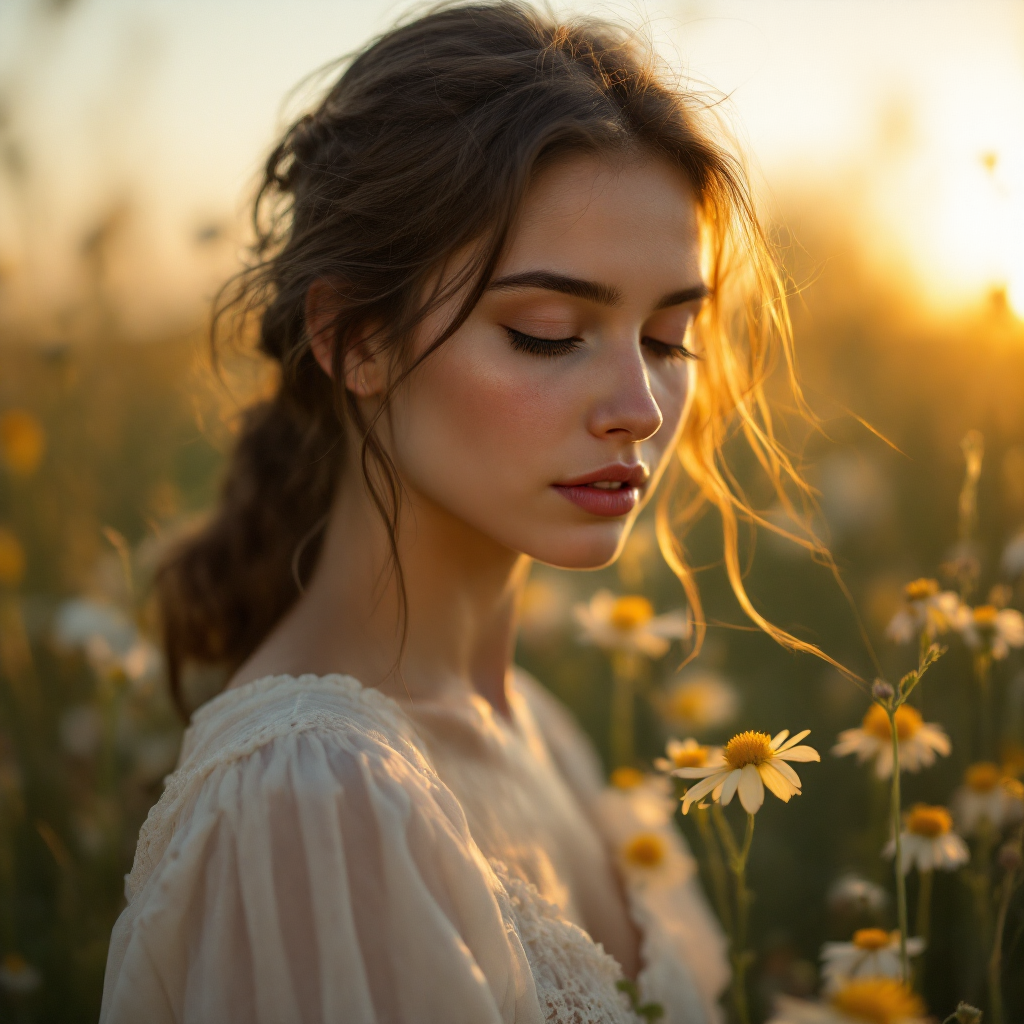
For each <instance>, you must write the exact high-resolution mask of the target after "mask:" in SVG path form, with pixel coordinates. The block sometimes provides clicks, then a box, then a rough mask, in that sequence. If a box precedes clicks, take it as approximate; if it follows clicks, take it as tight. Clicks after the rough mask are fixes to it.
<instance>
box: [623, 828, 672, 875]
mask: <svg viewBox="0 0 1024 1024" xmlns="http://www.w3.org/2000/svg"><path fill="white" fill-rule="evenodd" d="M667 852H668V846H667V844H666V842H665V840H664V839H663V838H662V837H661V836H660V835H658V834H657V833H656V832H641V833H640V835H637V836H634V837H633V838H632V839H630V840H629V842H628V843H626V845H625V846H624V847H623V848H622V859H623V860H624V861H625V862H626V864H628V865H629V866H630V867H634V868H643V869H645V870H647V871H651V870H653V869H654V868H658V867H661V865H662V864H664V863H665V855H666V853H667Z"/></svg>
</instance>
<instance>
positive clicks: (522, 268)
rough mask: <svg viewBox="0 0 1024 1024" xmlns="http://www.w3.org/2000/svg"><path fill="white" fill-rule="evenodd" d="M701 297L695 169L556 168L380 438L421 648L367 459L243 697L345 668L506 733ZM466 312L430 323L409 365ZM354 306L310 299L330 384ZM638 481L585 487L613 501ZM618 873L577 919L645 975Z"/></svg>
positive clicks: (658, 468)
mask: <svg viewBox="0 0 1024 1024" xmlns="http://www.w3.org/2000/svg"><path fill="white" fill-rule="evenodd" d="M538 275H546V276H545V277H541V276H538ZM567 281H568V282H577V284H574V285H566V282H567ZM579 282H586V283H588V284H587V286H586V287H582V288H581V287H579V286H578V283H579ZM552 284H554V285H556V287H552ZM563 286H564V287H563ZM593 286H596V287H593ZM704 291H705V289H704V286H703V282H702V279H701V274H700V232H699V227H698V221H697V213H696V205H695V201H694V196H693V193H692V190H691V189H690V187H689V185H688V183H687V181H686V179H685V177H684V176H683V174H682V173H681V172H680V171H678V170H676V169H675V168H673V167H671V166H670V165H669V164H668V163H667V162H664V161H662V160H659V159H657V158H654V157H645V156H643V155H641V154H634V155H631V156H628V157H626V156H622V157H607V156H596V155H583V154H579V155H572V156H568V157H565V158H562V159H561V160H559V161H557V162H555V163H553V164H551V165H550V166H548V167H547V168H545V169H544V170H543V171H541V172H540V173H539V174H538V176H537V179H536V180H535V182H534V184H533V186H532V187H531V189H530V191H529V192H528V194H527V197H526V200H525V202H524V205H523V208H522V210H521V213H520V216H519V218H518V220H517V223H516V227H515V230H514V232H513V235H512V237H511V239H510V242H509V245H508V247H507V250H506V252H505V254H504V256H503V258H502V260H501V263H500V266H499V267H498V270H497V272H496V273H495V275H494V276H493V278H492V284H491V286H490V287H488V289H487V290H486V291H485V293H484V295H483V297H482V299H481V300H480V302H479V303H478V304H477V306H476V307H475V308H474V310H473V311H472V313H471V315H470V316H469V318H468V319H467V320H466V322H465V323H464V324H463V325H462V326H461V327H460V328H459V329H458V331H456V333H455V334H454V335H453V336H452V337H451V338H450V339H449V340H448V341H446V342H445V343H444V344H443V345H442V346H441V347H440V348H439V349H437V350H436V351H435V352H433V353H432V354H431V355H430V356H429V357H428V358H427V359H426V360H425V361H424V362H423V363H422V364H421V365H420V366H419V367H417V368H416V370H415V371H414V372H413V373H412V374H411V375H410V376H409V377H408V378H407V379H406V381H405V382H404V383H403V384H402V385H401V387H400V388H399V390H398V391H397V393H396V394H395V395H394V397H393V399H392V402H391V405H390V407H389V409H388V412H387V414H386V416H385V417H383V418H382V421H381V423H380V424H379V425H378V430H380V432H381V436H382V438H383V440H384V442H385V444H386V447H387V450H388V452H389V454H390V455H391V457H392V459H393V460H394V463H395V465H396V467H397V470H398V473H399V476H400V478H401V480H402V483H403V487H404V489H405V498H404V502H403V506H402V515H401V519H400V523H399V534H398V536H399V554H400V558H401V564H402V569H403V573H404V578H405V587H406V593H407V600H408V605H407V607H408V619H407V634H406V637H405V642H404V645H403V644H402V638H401V636H400V634H399V631H398V630H397V629H396V622H397V621H398V617H399V597H398V593H397V587H396V585H395V578H394V575H393V574H391V573H389V572H388V571H387V568H386V567H387V554H388V544H387V537H386V533H385V530H384V527H383V525H382V524H381V522H380V519H379V516H378V515H377V513H376V511H375V510H374V508H373V506H372V503H371V501H370V498H369V495H368V493H367V490H366V487H365V485H364V483H363V480H362V477H361V473H360V471H359V467H358V465H352V464H351V462H352V461H354V460H350V461H349V464H347V465H346V466H345V467H344V469H343V470H342V473H341V479H340V481H339V485H338V490H337V496H336V498H335V501H334V503H333V505H332V508H331V512H330V516H329V520H328V523H327V526H326V532H325V537H324V543H323V548H322V550H321V554H320V557H319V560H318V563H317V567H316V569H315V571H314V573H313V577H312V579H311V580H310V583H309V585H308V587H307V588H306V590H305V592H304V594H303V595H302V596H301V597H300V599H299V600H298V602H297V603H296V604H295V606H294V607H293V608H292V609H291V611H290V612H289V613H288V614H287V615H286V616H285V617H284V619H283V620H282V621H281V622H280V623H279V624H278V626H277V627H276V628H275V629H274V630H273V632H272V633H271V634H270V636H269V637H268V638H267V639H266V640H265V642H264V643H263V644H262V645H261V646H260V647H259V648H258V649H257V651H256V652H255V653H254V654H253V656H252V657H251V658H250V659H249V660H248V661H247V662H246V663H245V664H244V665H242V667H241V668H240V669H239V671H238V672H237V674H236V675H235V676H234V678H233V679H232V682H231V684H230V685H231V686H238V685H241V684H243V683H246V682H249V681H251V680H254V679H257V678H260V677H262V676H266V675H273V674H282V673H288V674H293V675H298V674H300V673H303V672H313V673H317V674H327V673H332V672H345V673H348V674H350V675H352V676H354V677H355V678H357V679H359V680H360V681H361V682H362V683H363V684H364V685H365V686H372V687H376V688H378V689H380V690H381V691H382V692H384V693H386V694H388V695H389V696H391V697H393V698H395V699H396V700H400V701H403V700H404V701H408V700H413V701H415V700H432V699H438V698H441V699H444V698H446V697H450V696H458V695H466V694H476V695H479V696H481V697H483V698H484V699H485V700H487V701H488V702H489V703H490V704H491V705H492V706H493V707H494V709H495V710H496V711H497V712H498V713H499V714H500V715H503V716H505V717H506V719H507V718H508V716H509V714H510V710H509V703H508V698H507V692H506V685H507V681H508V679H509V678H510V672H511V663H512V657H513V652H514V646H515V628H516V619H517V609H518V606H519V602H520V598H521V595H522V591H523V588H524V586H525V584H526V580H527V577H528V574H529V568H530V564H531V562H532V561H533V560H534V559H536V560H539V561H542V562H545V563H548V564H551V565H556V566H560V567H564V568H573V569H594V568H599V567H602V566H605V565H607V564H609V563H610V562H611V561H613V560H614V559H615V558H616V557H617V555H618V554H619V553H620V552H621V550H622V547H623V545H624V544H625V541H626V539H627V537H628V535H629V531H630V529H631V528H632V525H633V523H634V522H635V520H636V517H637V515H638V514H639V512H640V510H641V508H642V507H643V505H644V504H645V503H646V501H647V500H648V499H649V498H650V496H651V494H652V493H653V491H654V489H655V487H656V486H657V483H658V481H659V480H660V478H661V476H662V474H663V473H664V470H665V468H666V466H667V464H668V461H669V459H670V458H671V457H672V455H673V452H674V450H675V447H676V444H677V442H678V440H679V436H680V433H681V432H682V429H683V425H684V423H685V419H686V414H687V410H688V407H689V402H690V397H691V395H692V390H693V382H694V374H695V373H696V372H697V366H698V364H697V362H696V360H695V356H697V355H699V353H694V352H693V349H692V346H693V345H694V344H695V342H694V339H693V327H692V325H693V321H694V319H695V318H696V316H697V313H698V312H699V309H700V304H701V301H702V298H703V295H704ZM570 292H571V293H570ZM680 299H682V300H683V301H678V300H680ZM457 300H458V297H457V296H456V297H455V298H454V299H453V301H452V303H451V304H450V308H448V307H446V308H442V309H439V310H437V311H436V313H435V314H433V315H432V316H431V317H430V318H428V319H427V320H426V321H425V322H424V323H423V325H422V328H421V330H420V331H419V332H418V334H417V336H416V337H415V338H414V339H412V352H411V354H410V355H411V357H412V358H415V356H417V355H418V354H420V353H422V352H423V351H425V350H426V349H427V348H428V347H429V346H430V344H431V341H432V340H433V338H435V337H436V336H437V335H438V334H439V333H440V332H441V330H442V329H443V327H444V326H445V324H446V323H447V318H448V317H450V316H451V315H452V314H453V312H454V309H455V308H456V306H457ZM670 300H675V301H670ZM337 301H338V299H337V295H336V290H335V289H334V288H332V287H331V286H330V285H329V284H327V283H326V282H320V283H318V285H315V286H314V287H313V288H311V289H310V293H309V295H308V297H307V324H308V325H309V329H310V334H311V336H312V344H313V351H314V354H315V355H316V357H317V361H318V362H319V363H320V365H321V367H322V368H323V369H324V371H325V372H327V373H330V372H331V367H332V357H333V333H332V331H331V325H332V311H333V310H336V308H337V306H336V303H337ZM666 303H668V304H666ZM523 336H525V337H526V338H528V339H531V341H530V342H529V344H530V345H532V346H533V349H531V350H526V349H524V348H523V342H522V337H523ZM570 341H571V344H570ZM538 342H539V346H540V347H539V349H538ZM554 342H559V343H561V344H558V345H553V343H554ZM548 345H551V346H552V348H551V349H550V352H551V353H552V354H548V352H549V349H548V348H547V347H546V346H548ZM344 371H345V386H346V387H347V388H348V389H349V390H350V391H351V392H353V393H354V394H355V395H356V396H357V398H358V400H359V402H360V407H361V409H362V411H363V413H364V415H366V417H367V419H370V418H372V415H373V413H374V411H375V410H376V409H377V408H378V402H379V399H380V396H381V395H382V394H383V393H384V391H385V390H386V386H387V380H388V371H389V367H388V366H386V365H384V363H383V362H382V360H381V359H380V358H378V357H376V356H375V355H374V353H373V352H372V351H370V350H368V348H367V346H366V345H363V344H359V343H357V344H355V345H353V346H352V348H351V350H350V351H348V352H347V353H346V356H345V361H344ZM354 448H355V446H354V445H350V446H349V448H348V450H349V451H351V450H353V449H354ZM356 450H357V449H356ZM640 466H642V467H644V468H645V470H646V472H640V470H639V469H638V468H637V467H640ZM609 467H618V468H620V469H621V468H622V467H625V469H626V470H632V471H635V472H636V473H638V474H639V477H646V483H645V484H644V486H642V487H640V488H638V489H637V494H636V500H635V502H633V503H632V508H631V509H630V510H629V511H628V512H625V513H624V514H619V515H611V514H594V513H593V512H592V511H588V510H587V509H586V508H584V507H581V506H580V503H579V502H578V501H574V500H570V498H569V497H567V496H566V493H564V492H565V490H566V489H567V488H566V485H570V484H572V483H574V482H576V481H579V480H581V479H584V480H586V479H591V478H593V476H594V475H595V474H598V475H600V473H599V471H605V470H608V468H609ZM610 475H611V476H614V475H615V474H614V473H611V474H610ZM623 475H625V474H624V473H622V472H620V473H619V480H614V481H612V487H611V488H609V487H607V486H606V487H600V486H598V487H595V486H594V483H593V482H591V483H590V484H588V485H585V487H584V488H583V489H584V490H587V491H589V492H591V493H592V494H594V495H596V497H595V499H594V500H595V501H597V502H606V499H607V500H616V499H609V495H612V494H616V493H619V492H615V491H614V490H613V488H614V485H615V484H617V483H620V482H622V481H621V477H622V476H623ZM639 477H637V476H634V477H633V478H632V480H631V481H627V483H628V482H633V481H635V480H636V479H638V478H639ZM598 483H600V481H598ZM560 485H561V486H560ZM569 489H570V490H577V489H578V488H569ZM624 497H625V498H626V499H628V496H624ZM587 500H588V501H589V498H588V499H587ZM606 503H607V502H606ZM627 503H628V501H627ZM609 868H610V865H609ZM608 879H609V882H608V884H609V886H611V887H612V889H613V891H612V892H611V893H605V894H604V898H602V899H581V903H583V904H584V912H585V913H586V915H587V918H588V926H589V929H590V931H591V934H592V935H593V936H594V938H595V939H597V941H601V942H603V943H604V944H605V948H606V949H608V950H609V952H611V953H612V955H613V956H615V957H616V959H618V960H619V962H620V963H621V964H622V966H623V969H624V970H625V971H626V973H627V975H630V976H635V974H636V972H637V970H638V969H639V952H638V936H637V933H636V930H635V928H634V926H633V925H632V924H631V922H630V920H629V916H628V913H627V912H626V909H625V901H624V898H623V896H622V892H621V889H620V888H619V886H618V885H617V883H616V882H614V881H613V879H614V873H613V872H612V871H611V870H609V872H608Z"/></svg>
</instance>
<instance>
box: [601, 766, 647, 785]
mask: <svg viewBox="0 0 1024 1024" xmlns="http://www.w3.org/2000/svg"><path fill="white" fill-rule="evenodd" d="M608 781H609V782H610V783H611V784H612V785H613V786H614V787H615V788H616V789H635V788H636V787H637V786H642V785H643V782H644V773H643V772H642V771H640V770H638V769H637V768H628V767H622V768H616V769H615V771H613V772H612V774H611V776H610V777H609V779H608Z"/></svg>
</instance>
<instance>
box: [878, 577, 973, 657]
mask: <svg viewBox="0 0 1024 1024" xmlns="http://www.w3.org/2000/svg"><path fill="white" fill-rule="evenodd" d="M903 600H904V604H903V607H902V608H901V609H900V610H899V611H898V612H897V613H896V614H895V615H894V616H893V618H892V621H891V622H890V623H889V626H888V628H887V629H886V631H885V632H886V635H887V636H888V637H889V638H890V639H892V640H895V641H896V642H897V643H900V644H905V643H908V642H909V641H911V640H914V639H916V637H917V636H919V635H920V634H921V633H922V632H924V633H925V634H926V635H927V637H928V639H929V640H934V639H935V637H937V636H938V635H939V634H940V633H945V632H947V630H949V629H950V628H951V627H952V625H953V619H954V618H955V617H956V615H957V611H958V609H959V608H960V598H959V597H958V596H957V594H956V593H955V592H954V591H952V590H939V584H938V582H937V581H936V580H926V579H921V580H914V582H913V583H908V584H907V585H906V587H904V589H903Z"/></svg>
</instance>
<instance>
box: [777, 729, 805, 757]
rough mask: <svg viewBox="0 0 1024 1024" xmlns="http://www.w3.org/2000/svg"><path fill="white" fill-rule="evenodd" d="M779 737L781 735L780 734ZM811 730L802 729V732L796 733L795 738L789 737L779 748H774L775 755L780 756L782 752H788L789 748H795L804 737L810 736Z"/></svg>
mask: <svg viewBox="0 0 1024 1024" xmlns="http://www.w3.org/2000/svg"><path fill="white" fill-rule="evenodd" d="M780 735H781V734H780ZM810 735H811V730H810V729H804V731H803V732H798V733H797V734H796V735H795V736H793V737H791V738H790V739H789V741H788V742H786V743H783V745H782V746H781V747H775V753H776V754H781V753H782V751H784V750H789V748H790V747H795V746H796V745H797V744H798V743H799V742H800V741H801V740H802V739H803V738H804V737H805V736H810Z"/></svg>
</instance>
